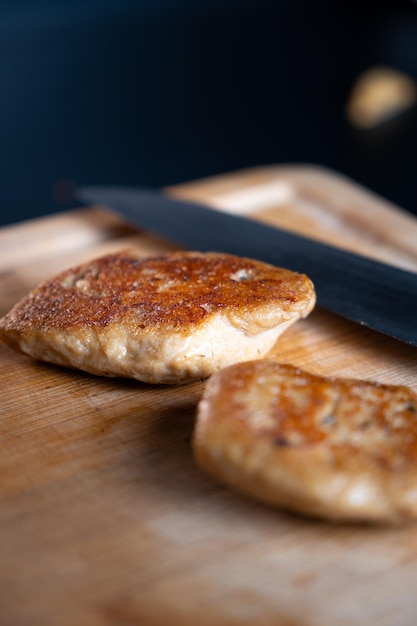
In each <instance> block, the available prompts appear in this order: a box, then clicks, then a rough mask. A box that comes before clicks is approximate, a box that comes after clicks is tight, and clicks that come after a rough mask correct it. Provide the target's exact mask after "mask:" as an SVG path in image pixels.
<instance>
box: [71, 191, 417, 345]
mask: <svg viewBox="0 0 417 626" xmlns="http://www.w3.org/2000/svg"><path fill="white" fill-rule="evenodd" d="M77 197H78V199H79V200H80V201H81V202H82V203H84V204H96V205H97V204H98V205H102V206H105V207H107V208H110V209H112V210H114V211H115V212H117V213H118V214H120V215H121V216H123V217H124V218H125V219H126V220H127V221H129V222H130V223H132V224H135V225H136V226H140V227H141V228H144V229H146V230H150V231H152V232H154V233H157V234H159V235H161V236H163V237H165V238H167V239H169V240H171V241H173V242H175V243H177V244H179V245H180V246H182V247H184V248H188V249H192V250H200V251H201V252H209V251H212V252H227V253H229V254H236V255H239V256H246V257H252V258H255V259H258V260H260V261H265V262H266V263H271V264H273V265H279V266H282V267H287V268H289V269H292V270H294V271H296V272H301V273H304V274H307V275H308V276H309V277H310V278H311V280H312V281H313V283H314V285H315V288H316V292H317V304H318V306H320V307H322V308H324V309H327V310H329V311H331V312H333V313H336V314H337V315H340V316H342V317H345V318H347V319H349V320H352V321H355V322H358V323H359V324H362V325H364V326H367V327H369V328H372V329H373V330H376V331H379V332H381V333H383V334H386V335H389V336H391V337H394V338H395V339H398V340H400V341H403V342H405V343H408V344H411V345H414V346H416V345H417V323H416V312H415V311H416V308H417V274H416V273H414V272H409V271H406V270H402V269H399V268H396V267H393V266H391V265H388V264H385V263H380V262H377V261H374V260H372V259H369V258H367V257H365V256H361V255H357V254H353V253H351V252H348V251H345V250H342V249H340V248H335V247H332V246H330V245H327V244H324V243H321V242H318V241H315V240H312V239H308V238H306V237H303V236H300V235H297V234H295V233H292V232H290V231H287V230H283V229H280V228H277V227H275V226H269V225H267V224H264V223H261V222H259V221H256V220H253V219H250V218H247V217H241V216H236V215H231V214H229V213H225V212H222V211H219V210H215V209H211V208H209V207H207V206H205V205H202V204H196V203H191V202H185V201H182V200H177V199H173V198H171V197H169V196H167V195H166V194H163V193H161V192H159V191H153V190H147V189H137V188H129V187H114V186H88V187H81V188H80V189H79V190H78V192H77Z"/></svg>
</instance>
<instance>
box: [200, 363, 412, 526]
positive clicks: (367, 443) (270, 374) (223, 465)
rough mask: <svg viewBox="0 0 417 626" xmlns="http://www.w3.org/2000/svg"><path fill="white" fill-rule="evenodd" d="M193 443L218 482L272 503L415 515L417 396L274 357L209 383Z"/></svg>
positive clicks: (388, 517) (353, 515)
mask: <svg viewBox="0 0 417 626" xmlns="http://www.w3.org/2000/svg"><path fill="white" fill-rule="evenodd" d="M193 449H194V454H195V458H196V460H197V462H198V463H199V464H200V465H201V466H202V467H203V468H204V469H205V470H207V471H208V472H209V473H211V474H212V475H213V476H215V477H216V478H218V479H219V480H221V481H223V482H225V483H227V484H229V485H230V486H232V487H235V488H237V489H239V490H241V491H243V492H246V493H248V494H250V495H252V496H254V497H255V498H258V499H260V500H263V501H265V502H267V503H270V504H274V505H277V506H282V507H285V508H288V509H292V510H295V511H299V512H303V513H308V514H313V515H318V516H321V517H325V518H331V519H340V520H375V521H398V520H406V519H415V518H417V396H416V394H415V393H414V392H413V391H411V390H410V389H408V388H406V387H402V386H388V385H380V384H377V383H373V382H368V381H357V380H337V379H332V378H322V377H320V376H314V375H312V374H309V373H307V372H304V371H302V370H300V369H297V368H295V367H293V366H291V365H283V364H279V363H277V362H276V361H273V360H267V359H265V360H259V361H256V362H247V363H240V364H237V365H232V366H230V367H228V368H225V369H223V370H222V371H221V372H219V373H217V374H215V375H214V376H213V377H212V378H211V379H210V380H209V381H208V383H207V387H206V390H205V393H204V396H203V398H202V400H201V402H200V404H199V409H198V414H197V422H196V428H195V433H194V438H193Z"/></svg>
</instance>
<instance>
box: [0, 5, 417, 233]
mask: <svg viewBox="0 0 417 626" xmlns="http://www.w3.org/2000/svg"><path fill="white" fill-rule="evenodd" d="M0 47H1V54H0V86H1V91H0V135H1V148H2V149H1V153H0V171H1V176H0V181H1V182H0V220H1V223H3V224H7V223H13V222H18V221H20V220H23V219H27V218H31V217H36V216H39V215H45V214H48V213H52V212H56V211H62V210H67V209H68V208H70V207H71V206H73V203H72V192H73V189H74V186H75V185H79V184H100V183H104V184H133V185H143V186H148V187H162V186H165V185H172V184H175V183H180V182H186V181H188V180H192V179H196V178H202V177H205V176H211V175H215V174H218V173H222V172H227V171H232V170H236V169H240V168H245V167H252V166H257V165H264V164H270V163H277V164H280V163H282V164H284V163H311V164H316V165H323V166H326V167H329V168H332V169H334V170H337V171H339V172H342V173H345V174H347V175H348V176H350V177H352V178H354V179H355V180H356V181H357V182H359V183H361V184H363V185H365V186H366V187H368V188H370V189H371V190H373V191H376V192H377V193H379V194H381V195H382V196H384V197H386V198H388V199H390V200H392V201H394V202H396V203H397V204H399V205H401V206H402V207H403V208H405V209H406V210H407V211H410V212H412V213H417V182H416V178H417V107H416V100H417V98H416V82H417V2H412V1H408V2H405V1H404V2H402V1H401V0H397V1H392V2H388V1H384V0H379V1H378V2H377V1H375V2H372V1H367V0H361V1H355V0H349V1H346V2H343V1H341V2H337V1H336V2H334V1H324V0H316V1H315V2H312V1H307V0H305V1H303V0H274V1H273V0H142V1H141V0H100V1H99V2H98V1H96V2H93V1H92V0H64V1H63V0H60V1H59V0H56V1H53V0H0ZM374 70H376V71H374Z"/></svg>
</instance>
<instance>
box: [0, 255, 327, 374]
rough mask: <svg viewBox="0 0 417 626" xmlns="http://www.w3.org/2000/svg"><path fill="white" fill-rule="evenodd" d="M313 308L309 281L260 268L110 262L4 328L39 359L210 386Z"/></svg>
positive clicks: (48, 293)
mask: <svg viewBox="0 0 417 626" xmlns="http://www.w3.org/2000/svg"><path fill="white" fill-rule="evenodd" d="M314 304H315V292H314V287H313V284H312V283H311V281H310V280H309V278H308V277H307V276H305V275H303V274H298V273H295V272H292V271H290V270H288V269H284V268H279V267H274V266H272V265H268V264H265V263H261V262H258V261H255V260H252V259H246V258H241V257H236V256H233V255H227V254H219V253H205V254H203V253H199V252H174V253H169V254H166V255H163V256H159V257H152V258H146V259H143V258H140V256H139V255H138V254H137V253H135V252H134V251H128V252H121V253H118V254H111V255H107V256H104V257H101V258H98V259H95V260H92V261H91V262H88V263H86V264H83V265H80V266H78V267H75V268H71V269H68V270H66V271H64V272H62V273H60V274H59V275H58V276H55V277H53V278H51V279H50V280H47V281H46V282H44V283H43V284H41V285H40V286H38V287H37V288H36V289H34V290H33V291H32V292H31V293H29V294H28V295H27V296H26V297H25V298H24V299H23V300H22V301H21V302H19V303H18V304H16V306H15V307H14V308H13V309H12V310H11V311H10V312H9V313H8V314H7V315H6V316H5V317H4V318H2V319H1V320H0V339H1V340H2V341H3V342H4V343H6V344H8V345H9V346H11V347H12V348H14V349H16V350H19V351H21V352H24V353H26V354H28V355H30V356H32V357H35V358H37V359H41V360H44V361H49V362H52V363H56V364H59V365H64V366H69V367H73V368H79V369H82V370H85V371H87V372H90V373H93V374H98V375H103V376H126V377H131V378H135V379H137V380H140V381H144V382H149V383H183V382H188V381H191V380H194V379H198V378H205V377H207V376H209V375H211V374H212V373H213V372H215V371H217V370H219V369H220V368H222V367H224V366H226V365H230V364H231V363H235V362H238V361H242V360H247V359H253V358H260V357H262V356H264V355H265V354H266V353H267V352H268V351H269V350H270V349H271V348H272V347H273V346H274V344H275V342H276V340H277V338H278V336H279V335H280V334H281V333H282V332H283V331H284V330H285V329H286V328H288V327H289V326H290V325H291V324H293V323H294V322H295V321H296V320H298V319H299V318H300V317H305V316H306V315H308V313H309V312H310V311H311V310H312V308H313V307H314Z"/></svg>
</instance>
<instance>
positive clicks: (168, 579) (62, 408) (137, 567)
mask: <svg viewBox="0 0 417 626" xmlns="http://www.w3.org/2000/svg"><path fill="white" fill-rule="evenodd" d="M168 192H169V193H171V194H173V195H176V196H181V197H184V198H190V199H195V200H201V201H204V202H207V203H209V204H212V205H213V206H214V207H216V208H219V209H223V210H228V211H235V212H245V213H250V214H252V215H253V216H254V217H255V218H256V219H261V220H265V221H270V222H273V223H276V224H280V225H283V226H286V227H289V228H293V229H295V230H298V231H299V232H302V233H304V234H308V235H310V236H313V237H317V238H319V239H324V240H327V241H331V242H333V243H335V242H336V243H338V244H339V245H341V246H344V247H346V248H351V249H355V250H358V251H360V252H362V253H365V254H369V255H370V256H373V257H376V258H380V259H384V260H388V261H390V262H392V263H394V264H397V265H399V266H402V267H407V268H409V269H414V270H416V269H417V250H416V245H415V242H416V241H417V221H416V220H415V219H414V218H412V217H411V216H409V215H407V214H405V213H404V212H402V211H401V210H400V209H398V208H396V207H393V206H392V205H391V204H389V203H387V202H385V201H383V200H382V199H380V198H377V197H375V196H373V195H372V194H370V193H368V192H367V191H366V190H363V189H361V188H360V187H358V186H357V185H355V184H354V183H352V182H351V181H349V180H346V179H344V178H343V177H340V176H339V175H336V174H335V173H333V172H329V171H326V170H323V169H320V168H313V167H309V166H303V167H300V166H298V167H290V166H288V167H268V168H259V169H254V170H248V171H244V172H236V173H232V174H226V175H224V176H220V177H216V178H213V179H208V180H204V181H197V182H194V183H191V184H187V185H183V186H178V187H176V188H173V189H169V190H168ZM131 244H135V245H138V246H139V247H140V248H141V250H142V251H143V254H144V255H147V254H154V253H158V252H161V251H165V250H167V249H168V248H169V247H171V248H172V247H173V246H170V245H169V244H168V243H167V242H165V241H163V240H162V239H159V238H158V237H154V236H151V235H149V234H148V233H146V232H144V231H140V230H135V229H133V228H130V227H129V226H127V225H126V224H124V223H123V222H122V220H120V218H118V217H117V216H115V215H113V214H111V213H110V212H108V211H105V210H104V209H100V208H91V209H87V210H79V211H74V212H69V213H66V214H61V215H56V216H51V217H47V218H44V219H39V220H35V221H32V222H27V223H24V224H19V225H16V226H9V227H6V228H3V229H2V230H1V231H0V293H1V300H0V314H4V313H5V312H6V311H8V310H9V309H10V307H11V306H12V305H13V304H14V303H15V302H16V301H17V300H18V299H20V298H21V297H22V296H23V295H25V294H26V293H27V291H28V290H29V289H31V288H32V287H34V286H35V285H36V284H37V283H38V282H39V281H40V280H43V279H44V278H46V277H47V276H50V275H51V274H54V273H56V272H57V271H59V270H60V269H63V268H65V267H68V266H69V265H72V264H74V263H78V262H79V261H83V260H87V259H89V258H93V257H95V256H98V255H99V254H102V253H105V252H108V251H110V250H116V249H119V248H123V247H126V246H129V245H131ZM414 304H415V303H414ZM410 306H412V303H411V304H410ZM274 352H275V353H276V354H277V355H278V356H279V358H280V359H281V360H282V361H286V362H291V363H294V364H295V365H299V366H302V367H305V368H306V369H309V370H310V371H312V372H315V373H323V374H333V375H342V376H356V377H358V378H372V379H374V380H379V381H381V382H388V383H394V384H400V383H401V384H407V385H409V386H410V387H412V388H414V389H416V390H417V353H416V349H415V348H412V347H410V346H406V345H403V344H401V343H399V342H396V341H394V340H391V339H389V338H387V337H383V336H381V335H379V334H377V333H374V332H372V331H370V330H367V329H365V328H361V327H359V326H356V325H354V324H351V323H349V322H346V321H344V320H342V319H340V318H337V317H335V316H333V315H331V314H329V313H326V312H324V311H321V310H320V309H316V311H314V313H313V314H312V315H311V316H310V317H309V318H308V319H306V320H303V321H301V322H298V323H297V324H296V325H295V326H294V327H292V328H291V329H290V330H289V331H287V333H286V334H285V335H283V336H282V338H281V339H280V340H279V342H278V343H277V345H276V348H275V349H274ZM203 385H204V383H202V382H198V383H194V384H192V385H188V386H186V387H158V386H151V385H145V384H140V383H138V382H135V381H129V380H121V379H101V378H97V377H93V376H88V375H86V374H83V373H80V372H74V371H71V370H66V369H64V368H58V367H53V366H51V365H47V364H43V363H38V362H35V361H33V360H31V359H29V358H27V357H24V356H20V355H18V354H15V353H13V352H11V351H10V350H9V349H7V348H5V347H0V477H1V478H0V541H1V547H0V554H1V559H0V623H1V625H2V626H133V625H135V626H165V625H167V624H170V625H178V626H195V625H197V624H198V625H199V626H200V625H201V626H215V625H216V626H218V625H219V626H229V625H230V626H246V625H249V624H251V625H253V624H256V625H257V626H258V625H259V626H327V625H329V626H348V625H349V626H350V625H351V624H352V623H362V624H367V625H374V624H375V625H378V626H388V625H389V626H391V625H394V624H395V625H396V626H411V624H414V622H415V615H416V611H417V600H416V596H415V589H416V585H417V526H413V525H411V526H408V527H401V528H384V527H380V528H372V527H360V526H345V525H331V524H327V523H321V522H318V521H312V520H309V519H304V518H302V517H298V516H294V515H290V514H287V513H285V512H282V511H276V510H273V509H270V508H268V507H264V506H262V505H259V504H257V503H255V502H252V501H251V500H249V499H246V498H244V497H243V496H240V495H238V494H235V493H233V492H232V491H230V490H228V489H225V488H223V487H221V486H219V485H218V484H217V483H215V482H214V481H212V480H211V479H210V478H209V477H207V476H205V475H203V473H202V472H201V471H200V470H199V469H198V468H196V466H195V464H194V462H193V459H192V456H191V451H190V437H191V433H192V428H193V420H194V412H195V407H196V403H197V402H198V399H199V397H200V395H201V392H202V389H203Z"/></svg>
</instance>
